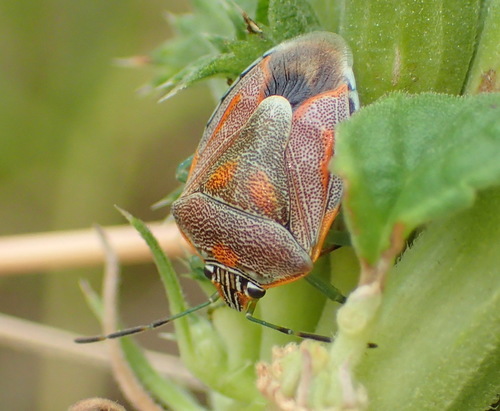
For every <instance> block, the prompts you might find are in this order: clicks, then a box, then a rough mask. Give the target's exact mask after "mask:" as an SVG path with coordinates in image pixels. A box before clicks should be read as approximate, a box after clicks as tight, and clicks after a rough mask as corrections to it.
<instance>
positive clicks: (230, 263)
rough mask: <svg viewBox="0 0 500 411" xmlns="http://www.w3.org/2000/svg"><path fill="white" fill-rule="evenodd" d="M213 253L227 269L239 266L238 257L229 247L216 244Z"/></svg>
mask: <svg viewBox="0 0 500 411" xmlns="http://www.w3.org/2000/svg"><path fill="white" fill-rule="evenodd" d="M212 253H213V255H214V257H215V258H216V259H217V261H219V262H220V263H221V264H224V265H226V266H227V267H236V266H237V264H238V261H239V259H238V256H237V255H236V253H235V252H234V251H233V250H232V248H230V247H228V246H227V245H225V244H216V245H214V246H213V248H212Z"/></svg>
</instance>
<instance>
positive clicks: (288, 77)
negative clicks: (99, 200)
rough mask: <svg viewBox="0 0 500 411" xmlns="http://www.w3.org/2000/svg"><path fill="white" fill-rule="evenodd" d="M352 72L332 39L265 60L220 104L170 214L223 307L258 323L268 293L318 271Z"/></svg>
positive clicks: (334, 202) (341, 45) (307, 41)
mask: <svg viewBox="0 0 500 411" xmlns="http://www.w3.org/2000/svg"><path fill="white" fill-rule="evenodd" d="M351 67H352V57H351V53H350V51H349V49H348V47H347V45H346V44H345V42H344V41H343V40H342V39H341V38H340V37H339V36H338V35H335V34H332V33H326V32H316V33H310V34H306V35H303V36H300V37H298V38H295V39H293V40H290V41H287V42H284V43H282V44H280V45H279V46H277V47H275V48H273V49H271V50H269V51H268V52H267V53H265V54H264V55H263V56H262V57H261V58H260V59H258V60H257V61H256V62H254V63H253V64H252V65H251V66H250V67H248V68H247V69H246V70H245V71H244V72H243V73H242V74H241V75H240V77H239V79H238V81H236V82H235V83H234V84H233V86H232V87H231V88H230V89H229V91H228V92H227V93H226V95H225V96H224V97H223V98H222V101H221V103H220V104H219V106H218V107H217V109H216V110H215V112H214V113H213V115H212V117H211V118H210V120H209V121H208V124H207V127H206V129H205V132H204V134H203V137H202V139H201V142H200V144H199V146H198V149H197V151H196V153H195V155H194V158H193V162H192V166H191V169H190V172H189V176H188V180H187V182H186V185H185V188H184V191H183V192H182V194H181V196H180V197H179V199H178V200H177V201H175V202H174V203H173V205H172V214H173V216H174V218H175V221H176V222H177V225H178V226H179V229H180V230H181V232H182V234H183V236H184V237H185V238H186V240H187V241H188V242H189V243H190V244H191V245H192V246H193V247H194V248H195V249H196V251H197V252H198V253H199V254H200V256H201V257H202V258H203V260H204V262H205V270H204V272H205V275H206V276H207V277H208V278H209V279H210V280H211V281H212V283H213V284H214V285H215V287H216V289H217V291H218V293H219V295H220V297H221V298H222V299H223V300H224V301H225V303H226V304H227V305H228V306H229V307H231V308H234V309H235V310H238V311H245V312H247V317H249V318H250V319H252V320H254V321H257V322H261V323H264V322H263V321H260V320H256V319H255V318H254V317H252V312H253V310H254V307H255V304H256V301H257V300H258V299H260V298H262V297H263V296H264V294H265V292H266V289H267V288H271V287H276V286H278V285H281V284H285V283H289V282H292V281H296V280H298V279H299V278H301V277H304V276H305V275H307V274H308V273H309V272H310V271H311V269H312V266H313V262H314V261H315V260H316V259H317V258H318V256H319V254H320V251H321V248H322V245H323V242H324V239H325V236H326V234H327V232H328V230H329V228H330V226H331V224H332V222H333V220H334V219H335V216H336V215H337V213H338V210H339V205H340V200H341V197H342V182H341V180H340V179H339V178H338V177H336V176H334V175H332V174H331V173H330V172H329V171H328V167H329V164H330V160H331V158H332V156H333V154H334V140H335V125H336V124H338V123H339V122H341V121H342V120H345V119H346V118H348V117H349V116H350V115H351V114H352V113H353V112H354V111H355V110H356V109H357V108H358V106H359V101H358V96H357V92H356V86H355V81H354V75H353V72H352V68H351ZM265 325H269V324H267V323H266V324H265ZM270 326H271V327H272V328H277V329H278V330H280V331H284V332H286V333H293V331H291V330H288V329H283V328H282V327H279V326H274V325H272V324H271V325H270ZM302 334H303V333H302Z"/></svg>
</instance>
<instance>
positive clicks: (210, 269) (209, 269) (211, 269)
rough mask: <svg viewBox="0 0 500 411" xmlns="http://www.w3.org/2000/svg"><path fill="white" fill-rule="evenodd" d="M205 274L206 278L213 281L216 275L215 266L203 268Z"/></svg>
mask: <svg viewBox="0 0 500 411" xmlns="http://www.w3.org/2000/svg"><path fill="white" fill-rule="evenodd" d="M203 274H205V277H207V278H208V279H209V280H210V281H211V280H212V276H213V275H214V266H213V265H206V266H205V267H204V268H203Z"/></svg>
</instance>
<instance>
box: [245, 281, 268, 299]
mask: <svg viewBox="0 0 500 411" xmlns="http://www.w3.org/2000/svg"><path fill="white" fill-rule="evenodd" d="M245 294H246V295H248V296H249V297H250V298H253V299H256V300H258V299H259V298H262V297H264V296H265V295H266V290H264V289H263V288H262V287H259V286H258V285H257V284H254V283H248V284H247V288H246V292H245Z"/></svg>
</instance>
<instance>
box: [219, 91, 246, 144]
mask: <svg viewBox="0 0 500 411" xmlns="http://www.w3.org/2000/svg"><path fill="white" fill-rule="evenodd" d="M241 98H242V96H241V94H236V95H235V96H234V97H233V99H232V100H231V101H230V102H229V105H228V106H227V108H226V111H224V114H223V115H222V117H221V119H220V120H219V123H218V124H217V127H216V128H215V130H214V132H213V134H212V138H214V137H215V136H217V134H218V133H219V131H220V129H221V128H222V127H224V125H225V124H226V121H227V119H228V117H229V116H230V115H231V113H232V112H233V111H234V109H235V108H236V106H237V105H238V103H239V102H240V101H241Z"/></svg>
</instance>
